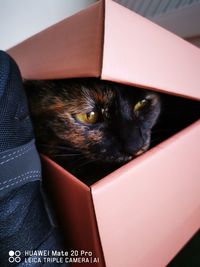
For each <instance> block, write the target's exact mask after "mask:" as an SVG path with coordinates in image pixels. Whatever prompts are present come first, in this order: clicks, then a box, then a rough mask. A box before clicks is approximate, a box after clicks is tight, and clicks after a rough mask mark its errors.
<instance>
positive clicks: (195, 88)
mask: <svg viewBox="0 0 200 267" xmlns="http://www.w3.org/2000/svg"><path fill="white" fill-rule="evenodd" d="M105 3H106V4H105V32H104V50H103V67H102V78H103V79H107V80H113V81H116V82H120V83H127V84H134V85H138V86H141V87H147V88H154V89H156V90H159V91H163V92H169V93H171V94H176V95H181V96H186V97H191V98H197V99H200V49H199V48H197V47H195V46H193V45H191V44H190V43H188V42H187V41H185V40H183V39H181V38H179V37H178V36H176V35H174V34H173V33H170V32H168V31H167V30H165V29H163V28H161V27H160V26H158V25H156V24H154V23H152V22H151V21H149V20H147V19H145V18H143V17H142V16H139V15H137V14H136V13H134V12H132V11H130V10H129V9H127V8H124V7H123V6H121V5H119V4H117V3H115V2H114V1H111V0H106V1H105Z"/></svg>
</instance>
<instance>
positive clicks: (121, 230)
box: [92, 120, 200, 267]
mask: <svg viewBox="0 0 200 267" xmlns="http://www.w3.org/2000/svg"><path fill="white" fill-rule="evenodd" d="M199 135H200V120H199V121H197V122H196V123H194V124H193V125H191V126H189V127H188V128H186V129H184V130H183V131H181V132H180V133H178V134H176V135H174V136H173V137H171V138H170V139H168V140H166V141H164V142H163V143H161V144H160V145H157V147H155V148H153V149H151V150H150V151H148V152H146V153H145V154H144V155H142V156H140V157H139V158H137V159H135V160H134V161H132V162H130V163H129V164H127V165H125V166H123V167H122V168H121V169H118V170H117V171H115V172H114V173H112V174H110V175H109V176H108V177H106V179H102V180H101V181H99V182H97V183H96V184H94V185H92V195H93V201H94V207H95V210H96V214H97V224H98V227H99V233H100V239H101V242H102V248H103V252H104V256H105V262H106V266H107V267H112V266H115V267H121V266H140V267H147V266H149V263H151V266H166V265H167V264H168V263H169V261H170V260H171V259H172V258H173V257H174V256H175V255H176V253H177V252H178V251H179V250H180V249H181V248H182V247H183V246H184V245H185V243H186V242H187V241H188V240H189V239H190V238H191V237H192V236H193V234H194V233H195V232H196V231H197V230H198V229H199V227H200V168H199V158H200V152H199V148H198V146H197V144H198V143H199ZM105 203H106V205H105ZM111 225H112V230H113V231H112V235H109V233H110V229H111ZM122 225H123V227H122ZM108 236H109V238H108ZM124 244H126V245H124ZM113 255H115V257H113ZM122 255H123V256H122ZM130 255H131V257H130Z"/></svg>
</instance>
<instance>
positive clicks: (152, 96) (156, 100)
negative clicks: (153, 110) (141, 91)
mask: <svg viewBox="0 0 200 267" xmlns="http://www.w3.org/2000/svg"><path fill="white" fill-rule="evenodd" d="M146 100H148V101H150V102H151V105H152V106H153V107H155V106H160V103H161V100H160V96H159V95H158V94H156V93H149V94H147V96H146Z"/></svg>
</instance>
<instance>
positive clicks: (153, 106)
mask: <svg viewBox="0 0 200 267" xmlns="http://www.w3.org/2000/svg"><path fill="white" fill-rule="evenodd" d="M24 85H25V89H26V92H27V96H28V101H29V104H30V111H31V114H32V120H33V124H34V128H35V134H36V140H37V146H38V149H39V151H40V152H42V153H44V154H46V155H48V156H49V157H50V158H52V159H53V160H55V161H56V162H57V163H59V164H60V165H62V166H64V167H65V168H66V169H68V170H69V171H70V172H72V173H73V174H75V175H76V176H78V177H79V178H84V177H89V176H90V177H92V176H93V177H94V176H95V177H96V176H98V172H99V170H100V173H101V174H100V175H99V176H103V175H105V174H107V173H108V172H109V171H110V170H111V169H115V168H116V167H118V166H120V165H122V164H124V163H126V162H128V161H130V160H131V159H133V158H134V157H136V156H137V155H139V154H141V153H143V152H144V151H146V150H147V149H148V147H149V145H150V139H151V129H152V127H153V126H154V124H155V123H156V121H157V118H158V116H159V113H160V98H159V96H158V95H157V94H156V93H154V92H151V91H147V90H143V89H138V88H135V87H130V86H125V85H120V84H116V83H113V82H107V81H101V80H99V79H95V78H87V79H86V78H85V79H66V80H48V81H25V83H24ZM142 99H147V100H148V101H149V104H148V105H147V106H146V107H145V108H144V109H143V110H141V111H140V112H139V113H138V114H136V112H134V106H135V105H136V103H137V102H138V101H141V100H142ZM91 111H98V112H99V113H100V114H101V118H100V120H99V121H98V122H97V123H95V124H84V123H81V122H80V121H78V120H77V119H76V117H75V115H76V114H77V113H89V112H91Z"/></svg>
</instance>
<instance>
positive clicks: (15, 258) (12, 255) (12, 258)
mask: <svg viewBox="0 0 200 267" xmlns="http://www.w3.org/2000/svg"><path fill="white" fill-rule="evenodd" d="M8 255H9V258H8V261H9V262H10V263H15V262H16V263H19V262H21V257H20V256H21V252H20V251H19V250H16V251H13V250H10V251H9V252H8Z"/></svg>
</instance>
